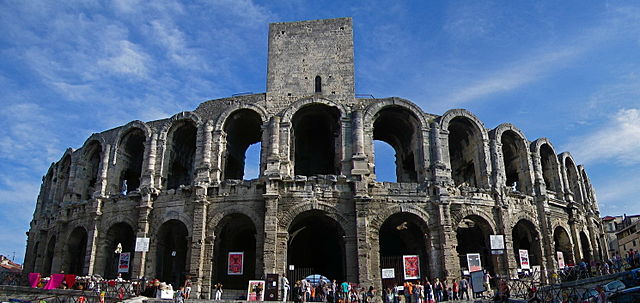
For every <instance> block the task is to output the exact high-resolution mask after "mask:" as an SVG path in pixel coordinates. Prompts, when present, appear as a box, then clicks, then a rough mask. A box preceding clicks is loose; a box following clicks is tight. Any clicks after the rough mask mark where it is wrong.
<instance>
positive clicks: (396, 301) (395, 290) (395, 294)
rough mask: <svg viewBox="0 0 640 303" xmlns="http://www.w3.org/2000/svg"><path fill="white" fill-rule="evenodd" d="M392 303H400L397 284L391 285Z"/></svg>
mask: <svg viewBox="0 0 640 303" xmlns="http://www.w3.org/2000/svg"><path fill="white" fill-rule="evenodd" d="M391 291H392V292H393V301H391V303H400V286H398V284H397V283H394V284H393V289H392V290H391Z"/></svg>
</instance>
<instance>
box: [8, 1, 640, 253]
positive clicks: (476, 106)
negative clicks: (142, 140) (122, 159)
mask: <svg viewBox="0 0 640 303" xmlns="http://www.w3.org/2000/svg"><path fill="white" fill-rule="evenodd" d="M347 16H350V17H353V22H354V31H355V56H356V91H357V93H359V94H371V95H373V96H375V97H388V96H399V97H403V98H407V99H409V100H411V101H413V102H415V103H417V104H418V105H419V106H420V107H421V108H422V109H423V110H424V111H426V112H429V113H434V114H443V113H444V112H445V111H446V110H448V109H451V108H466V109H469V110H470V111H472V112H473V113H475V114H476V115H477V116H478V117H479V118H480V119H481V120H482V121H483V122H484V123H485V126H486V127H488V128H493V127H495V126H497V125H498V124H500V123H503V122H511V123H513V124H515V125H516V126H518V127H520V128H521V129H522V130H523V131H524V133H525V134H526V136H527V138H528V139H529V140H535V139H536V138H539V137H548V138H550V140H551V141H552V143H553V144H554V146H555V147H556V149H557V151H558V152H562V151H567V150H568V151H570V152H571V153H572V154H573V155H574V158H575V159H576V162H577V163H578V164H584V165H585V166H586V168H587V172H588V174H589V176H590V178H591V180H592V182H593V184H594V186H595V188H596V191H597V197H598V199H599V203H600V210H601V214H602V215H618V214H623V213H627V214H639V213H640V201H639V200H640V199H639V198H638V195H639V194H640V186H638V184H640V174H638V173H637V171H638V169H639V168H640V4H638V3H637V2H631V1H615V2H614V1H611V2H609V1H502V2H492V1H447V2H444V1H442V2H441V1H415V2H410V1H409V2H408V1H362V2H357V1H298V0H285V1H264V2H257V1H256V2H252V1H249V0H221V1H189V2H188V3H181V2H176V1H168V0H161V1H124V0H118V1H90V0H86V1H63V2H59V1H36V0H30V1H10V0H5V1H1V2H0V104H2V110H1V111H0V209H1V211H0V230H1V231H2V232H0V254H4V255H9V256H12V254H13V252H15V254H16V259H17V261H22V259H23V255H24V247H25V232H26V231H27V229H28V226H29V221H30V219H31V216H32V214H33V209H34V206H35V201H36V196H37V194H38V191H39V186H40V182H41V178H42V176H43V175H44V174H45V173H46V170H47V168H48V167H49V165H50V164H51V162H54V161H57V160H59V158H60V157H61V156H62V154H63V153H64V150H65V149H66V148H68V147H72V148H78V147H80V146H81V145H82V144H83V142H84V141H85V139H86V138H87V137H88V136H89V135H90V134H91V133H93V132H100V131H103V130H106V129H110V128H113V127H116V126H119V125H123V124H125V123H127V122H129V121H131V120H135V119H139V120H153V119H160V118H167V117H170V116H172V115H173V114H175V113H178V112H180V111H183V110H193V109H195V108H196V107H197V105H198V104H199V103H201V102H203V101H205V100H209V99H216V98H222V97H228V96H230V95H232V94H235V93H240V92H256V93H258V92H264V91H265V86H266V66H267V65H266V64H267V63H266V56H267V31H268V23H270V22H284V21H298V20H308V19H321V18H334V17H347ZM379 158H380V157H379ZM387 159H388V158H387ZM380 166H382V164H380Z"/></svg>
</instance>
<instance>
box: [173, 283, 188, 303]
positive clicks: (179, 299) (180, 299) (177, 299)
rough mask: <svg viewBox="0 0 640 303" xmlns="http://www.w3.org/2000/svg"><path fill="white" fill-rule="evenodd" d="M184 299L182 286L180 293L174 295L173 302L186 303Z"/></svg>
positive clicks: (179, 289)
mask: <svg viewBox="0 0 640 303" xmlns="http://www.w3.org/2000/svg"><path fill="white" fill-rule="evenodd" d="M184 297H185V291H184V286H180V288H178V291H176V293H175V294H174V297H173V302H174V303H184Z"/></svg>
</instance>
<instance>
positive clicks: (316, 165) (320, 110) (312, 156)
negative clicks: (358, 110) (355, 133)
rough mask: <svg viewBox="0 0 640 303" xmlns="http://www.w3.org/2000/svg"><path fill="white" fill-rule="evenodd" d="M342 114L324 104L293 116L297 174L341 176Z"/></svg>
mask: <svg viewBox="0 0 640 303" xmlns="http://www.w3.org/2000/svg"><path fill="white" fill-rule="evenodd" d="M339 121H340V112H339V111H338V109H337V108H335V107H332V106H327V105H324V104H312V105H307V106H305V107H303V108H301V109H300V110H298V111H297V112H296V113H295V115H293V119H292V122H293V132H292V141H293V142H295V143H294V144H292V147H293V151H292V153H291V154H292V155H294V159H293V161H294V163H295V167H294V173H295V174H296V175H301V176H313V175H337V174H339V167H340V166H339V161H340V156H339V150H340V148H339V144H340V140H339V138H340V124H339Z"/></svg>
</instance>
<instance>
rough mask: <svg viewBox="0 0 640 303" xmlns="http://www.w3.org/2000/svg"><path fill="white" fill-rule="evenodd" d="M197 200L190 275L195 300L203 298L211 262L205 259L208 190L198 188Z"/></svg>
mask: <svg viewBox="0 0 640 303" xmlns="http://www.w3.org/2000/svg"><path fill="white" fill-rule="evenodd" d="M195 191H196V199H195V201H194V202H193V226H192V230H191V234H192V237H191V258H190V260H191V264H190V265H189V273H190V274H191V276H192V279H193V280H194V281H193V288H192V291H193V293H194V298H202V295H203V281H205V279H206V278H207V277H206V276H205V270H204V264H205V263H206V262H210V261H209V260H207V259H206V258H205V254H206V251H205V242H206V229H207V210H208V206H209V202H208V201H207V188H206V187H200V186H198V187H196V188H195Z"/></svg>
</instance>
